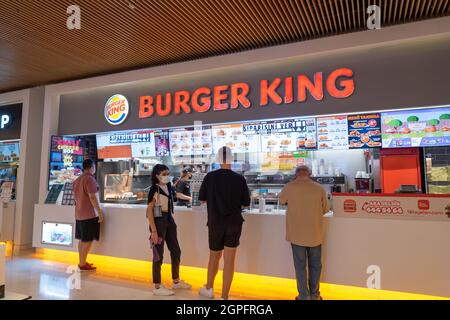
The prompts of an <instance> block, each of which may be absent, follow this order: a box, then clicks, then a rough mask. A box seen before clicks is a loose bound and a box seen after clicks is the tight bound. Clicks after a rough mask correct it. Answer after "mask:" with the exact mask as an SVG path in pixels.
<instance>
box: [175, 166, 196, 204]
mask: <svg viewBox="0 0 450 320" xmlns="http://www.w3.org/2000/svg"><path fill="white" fill-rule="evenodd" d="M191 178H192V169H191V168H184V169H183V171H182V172H181V177H180V179H179V180H178V181H177V183H176V184H175V189H176V195H177V199H178V201H177V205H178V206H187V207H190V206H191V203H192V196H191V184H190V182H189V180H190V179H191Z"/></svg>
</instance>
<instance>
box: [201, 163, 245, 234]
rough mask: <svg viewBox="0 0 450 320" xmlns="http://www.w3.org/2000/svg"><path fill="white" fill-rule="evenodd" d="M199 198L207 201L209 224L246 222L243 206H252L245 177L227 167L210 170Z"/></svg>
mask: <svg viewBox="0 0 450 320" xmlns="http://www.w3.org/2000/svg"><path fill="white" fill-rule="evenodd" d="M199 200H200V201H206V203H207V207H208V226H218V225H223V224H239V223H242V222H244V218H243V217H242V207H243V206H244V207H248V206H250V191H249V190H248V186H247V182H246V181H245V178H244V177H243V176H241V175H240V174H238V173H236V172H233V171H231V170H227V169H219V170H216V171H211V172H209V173H208V174H207V175H206V177H205V179H204V180H203V183H202V185H201V187H200V192H199Z"/></svg>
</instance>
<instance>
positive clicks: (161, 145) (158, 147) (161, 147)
mask: <svg viewBox="0 0 450 320" xmlns="http://www.w3.org/2000/svg"><path fill="white" fill-rule="evenodd" d="M155 151H156V156H157V157H165V156H169V155H170V143H169V131H167V130H164V131H155Z"/></svg>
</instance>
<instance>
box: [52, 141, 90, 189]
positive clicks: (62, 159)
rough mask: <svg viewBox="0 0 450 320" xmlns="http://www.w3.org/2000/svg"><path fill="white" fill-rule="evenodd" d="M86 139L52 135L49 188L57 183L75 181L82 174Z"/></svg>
mask: <svg viewBox="0 0 450 320" xmlns="http://www.w3.org/2000/svg"><path fill="white" fill-rule="evenodd" d="M83 160H84V140H83V139H82V138H79V137H70V136H52V137H51V145H50V164H49V180H48V186H49V189H50V188H51V187H52V186H53V185H55V184H64V183H66V182H73V181H75V179H76V178H77V177H78V176H80V175H81V172H82V167H83Z"/></svg>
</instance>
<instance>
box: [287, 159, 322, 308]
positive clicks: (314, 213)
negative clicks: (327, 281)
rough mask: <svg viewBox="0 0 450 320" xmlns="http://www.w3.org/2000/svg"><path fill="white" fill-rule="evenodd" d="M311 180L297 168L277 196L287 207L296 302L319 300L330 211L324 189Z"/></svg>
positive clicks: (306, 169) (303, 168)
mask: <svg viewBox="0 0 450 320" xmlns="http://www.w3.org/2000/svg"><path fill="white" fill-rule="evenodd" d="M310 176H311V172H310V170H309V168H308V167H307V166H299V167H297V169H296V171H295V180H294V181H292V182H289V183H288V184H287V185H286V186H285V187H284V188H283V190H282V191H281V193H280V195H279V198H280V203H281V204H284V205H285V204H287V212H286V240H287V241H288V242H290V243H291V246H292V253H293V257H294V266H295V273H296V277H297V288H298V292H299V296H297V297H296V299H298V300H322V297H321V296H320V291H319V282H320V273H321V271H322V262H321V255H322V240H323V215H324V214H325V213H327V212H328V211H329V206H328V199H327V194H326V192H325V190H324V188H323V187H322V186H321V185H320V184H318V183H316V182H314V181H313V180H311V178H310ZM306 268H308V276H309V281H308V276H307V272H306ZM308 284H309V287H308Z"/></svg>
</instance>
